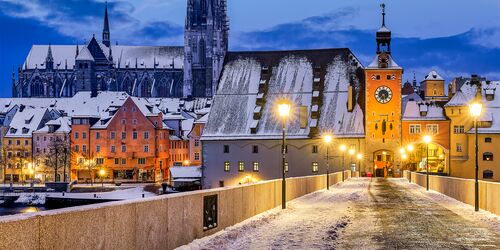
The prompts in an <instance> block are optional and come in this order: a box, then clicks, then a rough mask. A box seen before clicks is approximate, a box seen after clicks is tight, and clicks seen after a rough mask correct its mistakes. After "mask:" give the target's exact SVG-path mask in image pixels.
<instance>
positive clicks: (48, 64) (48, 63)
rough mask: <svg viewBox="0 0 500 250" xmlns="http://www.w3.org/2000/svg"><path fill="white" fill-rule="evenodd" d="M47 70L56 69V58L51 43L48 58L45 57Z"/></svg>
mask: <svg viewBox="0 0 500 250" xmlns="http://www.w3.org/2000/svg"><path fill="white" fill-rule="evenodd" d="M45 68H46V69H53V68H54V57H52V46H51V44H50V43H49V48H48V50H47V57H45Z"/></svg>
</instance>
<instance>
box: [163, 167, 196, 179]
mask: <svg viewBox="0 0 500 250" xmlns="http://www.w3.org/2000/svg"><path fill="white" fill-rule="evenodd" d="M169 170H170V176H171V177H172V178H173V179H177V178H201V167H192V166H186V167H170V168H169Z"/></svg>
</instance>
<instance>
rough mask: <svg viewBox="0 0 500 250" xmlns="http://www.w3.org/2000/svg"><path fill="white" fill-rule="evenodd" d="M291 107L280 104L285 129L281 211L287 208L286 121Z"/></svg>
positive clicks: (283, 103) (285, 103)
mask: <svg viewBox="0 0 500 250" xmlns="http://www.w3.org/2000/svg"><path fill="white" fill-rule="evenodd" d="M290 109H291V105H290V103H288V102H281V103H279V104H278V114H279V116H280V117H281V125H282V128H283V137H282V148H281V155H282V161H281V168H282V169H281V170H282V177H283V178H282V181H281V209H285V208H286V180H285V162H286V120H287V118H288V117H289V116H290Z"/></svg>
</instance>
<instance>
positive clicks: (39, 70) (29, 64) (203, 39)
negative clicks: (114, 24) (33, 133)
mask: <svg viewBox="0 0 500 250" xmlns="http://www.w3.org/2000/svg"><path fill="white" fill-rule="evenodd" d="M226 5H227V3H226V0H189V1H188V8H187V16H186V29H185V47H182V46H126V45H118V44H112V42H111V34H112V33H111V28H110V27H111V26H110V24H109V17H108V8H107V5H106V8H105V11H104V26H103V32H102V39H101V40H100V41H99V40H98V39H97V38H96V37H95V36H93V37H92V38H91V39H90V40H89V42H88V43H85V44H75V45H51V44H48V45H33V46H32V47H31V50H30V52H29V53H28V56H27V57H26V60H25V61H24V63H23V65H22V66H19V68H18V78H17V80H16V79H15V78H14V77H13V79H12V95H13V97H71V96H73V95H75V93H77V92H78V91H92V92H93V93H96V92H97V91H124V92H127V93H128V94H129V95H132V96H138V97H190V96H195V97H207V96H208V97H210V96H212V95H213V92H214V90H215V88H216V83H217V81H218V78H219V74H220V70H221V68H222V64H223V61H224V56H225V53H226V51H227V46H228V29H229V26H228V17H227V13H226V12H227V6H226Z"/></svg>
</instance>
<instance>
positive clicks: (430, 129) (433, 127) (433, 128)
mask: <svg viewBox="0 0 500 250" xmlns="http://www.w3.org/2000/svg"><path fill="white" fill-rule="evenodd" d="M426 127H427V133H428V134H437V133H438V128H439V126H438V125H437V124H427V126H426Z"/></svg>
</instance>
